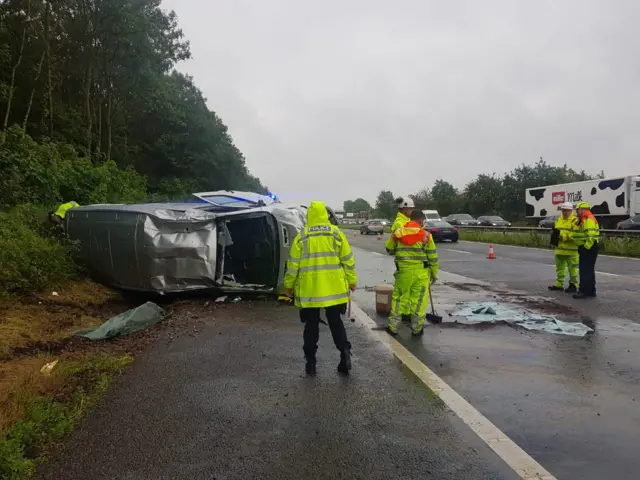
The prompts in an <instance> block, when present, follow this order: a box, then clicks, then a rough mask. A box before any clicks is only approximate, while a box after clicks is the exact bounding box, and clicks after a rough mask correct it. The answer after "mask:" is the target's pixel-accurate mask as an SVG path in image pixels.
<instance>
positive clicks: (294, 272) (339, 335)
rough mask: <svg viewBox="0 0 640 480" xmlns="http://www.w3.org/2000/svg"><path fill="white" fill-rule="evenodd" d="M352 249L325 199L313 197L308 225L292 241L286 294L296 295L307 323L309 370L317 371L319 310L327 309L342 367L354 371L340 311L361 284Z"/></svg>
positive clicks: (286, 275) (285, 278) (339, 367)
mask: <svg viewBox="0 0 640 480" xmlns="http://www.w3.org/2000/svg"><path fill="white" fill-rule="evenodd" d="M356 283H357V277H356V270H355V260H354V258H353V252H352V251H351V247H350V246H349V242H348V241H347V237H346V236H345V235H344V233H342V231H341V230H340V229H339V228H338V227H337V226H335V225H332V224H331V223H330V222H329V215H328V213H327V208H326V207H325V205H324V203H322V202H311V204H310V205H309V208H308V209H307V224H306V226H305V227H304V230H303V231H302V232H301V233H299V234H298V235H297V236H296V238H295V239H294V240H293V243H292V245H291V249H290V251H289V260H288V261H287V272H286V274H285V277H284V288H285V294H286V295H287V296H289V297H292V296H293V297H294V298H295V303H296V306H297V307H299V308H300V320H301V321H302V322H303V323H304V324H305V325H304V334H303V338H304V345H303V348H302V349H303V351H304V355H305V359H306V365H305V370H306V372H307V374H308V375H315V373H316V351H317V349H318V338H319V335H320V334H319V325H318V324H319V323H320V309H322V308H324V309H325V313H326V316H327V322H328V324H329V328H330V329H331V335H332V336H333V341H334V343H335V346H336V348H337V349H338V351H339V352H340V363H339V364H338V372H340V373H342V374H344V375H348V374H349V370H351V344H350V343H349V340H348V339H347V332H346V330H345V328H344V324H343V323H342V317H341V313H342V312H343V311H344V307H345V305H346V304H347V303H348V302H349V295H350V291H354V290H355V288H356Z"/></svg>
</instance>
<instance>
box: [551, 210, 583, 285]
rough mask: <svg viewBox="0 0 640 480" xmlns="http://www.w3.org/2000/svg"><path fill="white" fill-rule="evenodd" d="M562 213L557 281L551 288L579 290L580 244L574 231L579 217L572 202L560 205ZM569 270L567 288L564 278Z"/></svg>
mask: <svg viewBox="0 0 640 480" xmlns="http://www.w3.org/2000/svg"><path fill="white" fill-rule="evenodd" d="M560 211H561V213H562V215H560V217H559V218H558V220H556V223H555V225H554V229H555V230H556V232H555V233H556V236H557V245H556V249H555V260H556V283H555V285H552V286H550V287H549V290H558V291H562V290H564V291H565V292H567V293H577V292H578V245H576V242H575V241H574V238H573V237H574V232H575V230H576V228H577V227H576V223H577V221H578V218H577V217H576V216H575V215H574V214H573V205H572V204H571V202H566V203H563V204H562V205H561V207H560ZM567 270H569V286H568V287H567V289H566V290H565V288H564V279H565V276H566V273H567Z"/></svg>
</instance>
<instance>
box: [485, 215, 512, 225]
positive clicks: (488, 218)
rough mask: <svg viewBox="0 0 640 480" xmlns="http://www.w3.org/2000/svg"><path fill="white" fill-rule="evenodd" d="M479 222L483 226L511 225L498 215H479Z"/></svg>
mask: <svg viewBox="0 0 640 480" xmlns="http://www.w3.org/2000/svg"><path fill="white" fill-rule="evenodd" d="M478 224H479V225H482V226H483V227H510V226H511V224H510V223H509V222H507V221H506V220H505V219H504V218H502V217H498V216H497V215H483V216H481V217H478Z"/></svg>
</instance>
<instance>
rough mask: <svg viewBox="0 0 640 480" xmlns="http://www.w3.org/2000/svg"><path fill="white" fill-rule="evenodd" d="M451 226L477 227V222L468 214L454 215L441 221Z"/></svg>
mask: <svg viewBox="0 0 640 480" xmlns="http://www.w3.org/2000/svg"><path fill="white" fill-rule="evenodd" d="M443 220H444V221H445V222H449V223H450V224H451V225H478V220H476V219H475V218H473V217H472V216H471V215H469V214H468V213H454V214H452V215H449V216H448V217H445V218H444V219H443Z"/></svg>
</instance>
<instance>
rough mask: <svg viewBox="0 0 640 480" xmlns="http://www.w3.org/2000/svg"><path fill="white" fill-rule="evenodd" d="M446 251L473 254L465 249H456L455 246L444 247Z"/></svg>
mask: <svg viewBox="0 0 640 480" xmlns="http://www.w3.org/2000/svg"><path fill="white" fill-rule="evenodd" d="M443 250H446V251H447V252H456V253H465V254H467V255H473V252H467V251H465V250H456V249H455V248H444V249H443Z"/></svg>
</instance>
